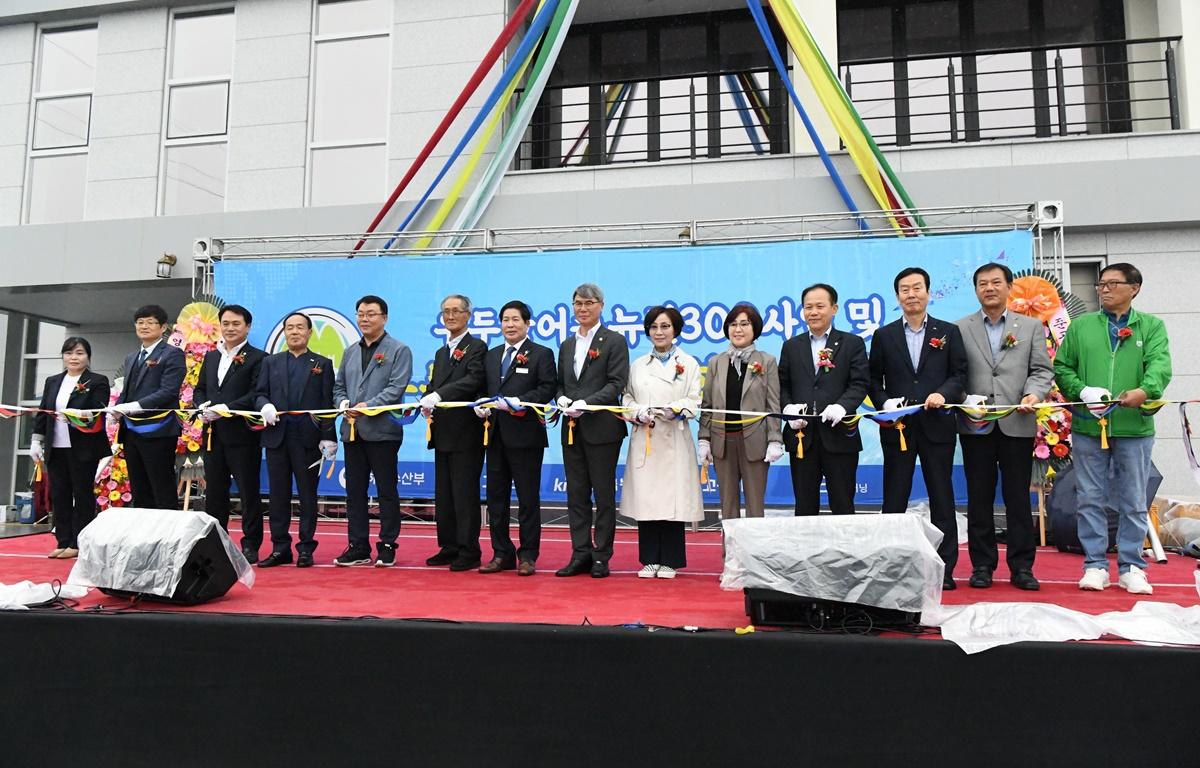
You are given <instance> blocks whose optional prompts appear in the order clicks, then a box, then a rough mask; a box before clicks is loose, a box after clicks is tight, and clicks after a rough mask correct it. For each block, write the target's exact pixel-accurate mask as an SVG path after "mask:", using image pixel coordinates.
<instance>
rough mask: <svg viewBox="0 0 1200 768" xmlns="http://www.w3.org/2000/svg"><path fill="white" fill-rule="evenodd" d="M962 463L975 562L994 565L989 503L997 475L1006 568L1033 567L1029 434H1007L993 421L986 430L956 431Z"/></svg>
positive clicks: (993, 526) (969, 548) (993, 496)
mask: <svg viewBox="0 0 1200 768" xmlns="http://www.w3.org/2000/svg"><path fill="white" fill-rule="evenodd" d="M959 439H960V440H961V441H962V450H963V469H964V470H966V474H967V551H968V552H969V553H970V555H971V565H972V566H974V567H975V568H987V569H988V570H992V571H994V570H996V564H997V563H998V562H999V560H1000V557H999V554H998V552H997V549H996V523H995V520H994V519H993V516H992V503H993V502H994V501H995V499H996V478H997V474H999V478H1000V493H1001V496H1002V497H1003V498H1004V517H1005V519H1006V520H1007V521H1008V552H1007V553H1006V556H1005V560H1006V561H1007V562H1008V570H1009V571H1010V572H1013V571H1018V570H1032V568H1033V558H1034V555H1035V554H1036V552H1037V548H1036V544H1035V539H1034V533H1033V507H1032V505H1031V504H1030V503H1029V481H1030V479H1031V477H1032V475H1033V459H1032V458H1031V457H1032V455H1033V438H1032V437H1009V436H1008V435H1006V434H1004V433H1003V432H1001V431H1000V428H999V427H998V426H993V427H992V431H991V432H989V433H987V434H986V435H961V436H960V437H959Z"/></svg>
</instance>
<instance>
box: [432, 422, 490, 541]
mask: <svg viewBox="0 0 1200 768" xmlns="http://www.w3.org/2000/svg"><path fill="white" fill-rule="evenodd" d="M433 471H434V498H433V519H434V522H435V523H436V524H437V541H438V546H439V547H441V551H442V552H444V553H446V554H450V555H454V556H455V557H458V558H461V559H464V560H478V559H479V528H480V525H481V514H480V509H479V507H480V504H479V473H480V472H482V471H483V446H482V445H480V446H478V447H476V448H468V449H467V450H465V451H438V450H435V451H434V452H433Z"/></svg>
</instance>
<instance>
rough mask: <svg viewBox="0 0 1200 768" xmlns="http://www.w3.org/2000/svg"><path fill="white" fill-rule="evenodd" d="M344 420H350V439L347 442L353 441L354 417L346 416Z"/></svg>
mask: <svg viewBox="0 0 1200 768" xmlns="http://www.w3.org/2000/svg"><path fill="white" fill-rule="evenodd" d="M346 421H348V422H350V439H349V440H348V441H347V442H350V443H353V442H354V417H353V416H347V417H346Z"/></svg>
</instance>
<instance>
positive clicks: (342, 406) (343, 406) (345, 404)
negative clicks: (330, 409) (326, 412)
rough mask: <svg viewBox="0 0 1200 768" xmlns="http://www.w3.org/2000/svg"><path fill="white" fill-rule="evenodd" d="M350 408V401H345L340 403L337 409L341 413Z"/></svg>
mask: <svg viewBox="0 0 1200 768" xmlns="http://www.w3.org/2000/svg"><path fill="white" fill-rule="evenodd" d="M349 407H350V401H349V400H343V401H342V402H340V403H338V407H337V409H338V410H339V411H344V410H346V409H347V408H349Z"/></svg>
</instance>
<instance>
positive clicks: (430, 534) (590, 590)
mask: <svg viewBox="0 0 1200 768" xmlns="http://www.w3.org/2000/svg"><path fill="white" fill-rule="evenodd" d="M231 533H232V534H233V537H234V540H235V541H237V540H238V538H239V537H240V531H239V530H237V524H236V521H235V522H234V525H233V530H232V531H231ZM513 533H514V537H515V535H516V531H515V529H514V532H513ZM294 535H295V532H294V531H293V536H294ZM317 537H318V541H320V547H319V548H318V549H317V552H316V562H317V567H315V568H312V569H306V570H302V569H297V568H295V567H294V566H280V567H278V568H273V569H267V570H261V569H256V571H255V575H256V577H257V581H256V583H255V585H254V587H253V589H246V588H245V587H244V586H242V585H241V584H235V585H234V587H233V589H232V590H230V592H229V594H227V595H226V596H225V597H224V598H221V599H219V600H215V601H213V602H210V603H208V604H205V605H201V606H195V607H172V606H166V605H164V604H158V603H146V604H144V607H145V608H146V609H148V610H178V611H196V612H216V613H248V614H276V615H279V614H283V615H306V616H340V617H350V616H377V617H381V618H429V619H448V620H453V621H483V622H506V623H507V622H514V623H549V624H582V623H585V622H590V623H592V624H603V625H618V624H632V623H637V622H641V623H644V624H657V625H665V626H697V627H709V628H723V629H728V628H732V627H740V626H744V625H745V624H746V623H747V618H746V615H745V611H744V606H743V599H742V594H741V592H727V591H724V590H722V589H721V588H720V586H719V583H718V577H719V574H720V570H721V545H720V535H719V534H718V533H716V532H709V531H703V532H700V533H697V534H691V533H689V534H688V539H687V552H688V568H687V569H686V570H685V571H683V572H681V573H680V575H679V577H678V578H676V579H674V580H664V579H639V578H637V577H636V576H635V575H634V574H635V572H636V571H637V569H638V568H640V564H639V563H638V562H637V538H636V532H635V531H633V530H632V529H620V530H618V535H617V543H616V551H615V554H614V556H613V559H612V562H611V566H612V569H613V573H612V576H610V577H609V578H607V579H592V578H590V577H589V576H576V577H573V578H568V579H561V578H556V577H555V576H554V570H555V569H556V568H559V567H561V566H562V565H564V564H565V563H566V562H567V560H568V559H569V558H570V551H571V546H570V540H569V535H568V532H567V531H566V529H565V528H547V529H545V530H544V531H543V534H542V553H541V557H540V559H539V562H538V568H539V570H538V573H537V574H536V575H535V576H532V577H528V578H521V577H518V576H517V575H516V573H515V572H512V571H506V572H503V573H499V574H492V575H486V576H485V575H481V574H479V573H476V572H475V571H468V572H465V573H451V572H450V571H449V570H447V569H445V568H429V567H426V566H425V565H424V562H425V558H426V557H428V556H430V555H431V554H433V553H434V552H435V551H436V550H437V545H436V543H435V540H434V530H433V526H432V525H430V524H422V523H412V522H407V521H406V522H405V523H404V526H403V530H402V532H401V537H400V546H399V549H398V553H397V557H396V567H395V568H391V569H376V568H337V567H335V566H333V564H332V561H333V558H334V557H336V556H337V555H338V554H339V553H340V552H341V551H342V549H344V548H345V546H346V538H345V525H344V524H343V523H340V522H336V521H323V522H322V523H321V525H320V528H319V531H318V534H317ZM486 537H487V532H486V530H485V531H484V540H483V549H484V557H485V559H486V558H488V557H489V556H490V554H491V547H490V545H489V543H488V541H487V538H486ZM53 548H54V539H53V537H52V536H50V535H49V534H45V535H40V536H25V537H20V538H14V539H3V540H0V583H5V584H12V583H14V582H17V581H22V580H25V579H28V580H30V581H33V582H45V581H52V580H54V579H66V577H67V574H68V573H69V572H70V570H71V565H72V562H71V561H64V560H49V559H47V558H46V557H45V554H46V553H47V552H49V551H50V550H51V549H53ZM960 549H961V554H960V561H959V567H958V574H957V575H958V585H959V588H958V589H957V590H956V591H954V592H947V593H945V595H944V598H943V600H944V602H945V603H946V604H947V605H959V604H964V603H972V602H985V601H991V602H1012V601H1034V602H1047V603H1056V604H1058V605H1061V606H1064V607H1067V608H1072V609H1075V610H1079V611H1083V612H1085V613H1093V614H1098V613H1103V612H1105V611H1117V610H1127V609H1129V608H1132V607H1133V605H1134V603H1135V602H1137V601H1138V600H1139V599H1144V598H1137V597H1134V596H1131V595H1128V594H1126V593H1125V591H1124V590H1121V589H1120V588H1118V587H1116V586H1115V583H1114V586H1113V587H1112V588H1110V589H1108V590H1106V591H1104V592H1082V591H1080V590H1079V589H1078V588H1077V587H1076V581H1077V580H1078V578H1079V575H1080V572H1079V569H1080V564H1081V559H1080V558H1079V557H1078V556H1074V555H1066V554H1062V553H1060V552H1057V551H1056V550H1054V549H1053V548H1043V549H1041V550H1039V552H1038V559H1037V563H1036V565H1035V567H1034V573H1035V574H1036V575H1037V577H1038V578H1039V579H1040V580H1041V582H1042V589H1041V591H1040V592H1023V591H1021V590H1018V589H1015V588H1013V587H1011V586H1010V585H1009V584H1008V581H1007V579H1008V572H1007V570H1006V569H1005V567H1004V566H1003V565H1001V567H1000V570H998V571H997V572H996V584H995V586H993V587H992V588H991V589H988V590H976V589H970V588H969V587H967V584H966V577H967V576H968V575H969V574H970V563H969V561H968V559H967V554H966V546H965V545H963V546H962V547H961V548H960ZM269 551H270V545H269V544H265V545H264V546H263V548H262V554H263V555H266V554H267V553H268V552H269ZM1001 558H1002V559H1003V554H1002V555H1001ZM1195 567H1196V561H1195V560H1193V559H1191V558H1187V557H1181V556H1175V555H1171V556H1170V558H1169V562H1168V563H1167V564H1166V565H1151V566H1150V570H1149V577H1150V581H1151V583H1153V584H1154V590H1155V593H1154V595H1153V596H1152V597H1151V598H1150V599H1152V600H1155V601H1161V602H1172V603H1178V604H1181V605H1194V604H1196V602H1197V594H1196V588H1195V582H1194V576H1193V571H1194V570H1195ZM1115 570H1116V568H1115V560H1114V561H1113V571H1114V574H1115ZM1114 579H1115V576H1114ZM122 604H123V603H122V601H120V600H117V599H116V598H112V597H108V596H107V595H104V594H102V593H101V592H99V590H93V592H92V593H91V594H89V595H88V596H87V597H86V598H84V599H83V600H82V601H80V606H79V607H80V608H90V607H95V606H100V605H103V606H106V607H113V608H116V607H119V606H121V605H122Z"/></svg>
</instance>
